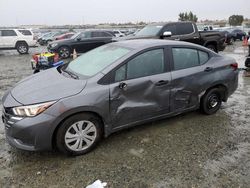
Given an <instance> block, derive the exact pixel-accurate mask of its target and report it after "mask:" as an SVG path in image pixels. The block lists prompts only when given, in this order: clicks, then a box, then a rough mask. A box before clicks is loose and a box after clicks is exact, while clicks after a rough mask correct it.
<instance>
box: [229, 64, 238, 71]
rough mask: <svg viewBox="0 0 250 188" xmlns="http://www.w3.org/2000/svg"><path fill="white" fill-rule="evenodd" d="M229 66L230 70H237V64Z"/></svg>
mask: <svg viewBox="0 0 250 188" xmlns="http://www.w3.org/2000/svg"><path fill="white" fill-rule="evenodd" d="M230 66H231V68H232V69H233V70H237V69H238V63H233V64H231V65H230Z"/></svg>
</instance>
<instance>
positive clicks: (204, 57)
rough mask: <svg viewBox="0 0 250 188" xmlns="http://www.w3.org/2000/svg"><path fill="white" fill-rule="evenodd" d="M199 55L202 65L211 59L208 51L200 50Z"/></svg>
mask: <svg viewBox="0 0 250 188" xmlns="http://www.w3.org/2000/svg"><path fill="white" fill-rule="evenodd" d="M199 57H200V64H201V65H203V64H205V63H206V62H207V61H208V59H209V55H208V53H207V52H203V51H199Z"/></svg>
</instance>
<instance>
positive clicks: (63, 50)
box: [58, 46, 71, 59]
mask: <svg viewBox="0 0 250 188" xmlns="http://www.w3.org/2000/svg"><path fill="white" fill-rule="evenodd" d="M58 54H59V56H60V57H61V58H63V59H67V58H69V57H70V54H71V50H70V48H69V47H67V46H62V47H60V48H59V49H58Z"/></svg>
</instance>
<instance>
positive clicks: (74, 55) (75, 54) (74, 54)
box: [73, 49, 77, 59]
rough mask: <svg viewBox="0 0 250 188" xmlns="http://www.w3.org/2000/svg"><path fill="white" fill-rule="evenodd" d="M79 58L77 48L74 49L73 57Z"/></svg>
mask: <svg viewBox="0 0 250 188" xmlns="http://www.w3.org/2000/svg"><path fill="white" fill-rule="evenodd" d="M76 58H77V53H76V49H74V51H73V59H76Z"/></svg>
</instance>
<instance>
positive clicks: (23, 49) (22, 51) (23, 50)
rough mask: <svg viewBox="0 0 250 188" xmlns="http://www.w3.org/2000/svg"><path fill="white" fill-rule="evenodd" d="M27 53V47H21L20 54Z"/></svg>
mask: <svg viewBox="0 0 250 188" xmlns="http://www.w3.org/2000/svg"><path fill="white" fill-rule="evenodd" d="M26 51H27V48H26V46H19V52H21V53H25V52H26Z"/></svg>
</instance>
